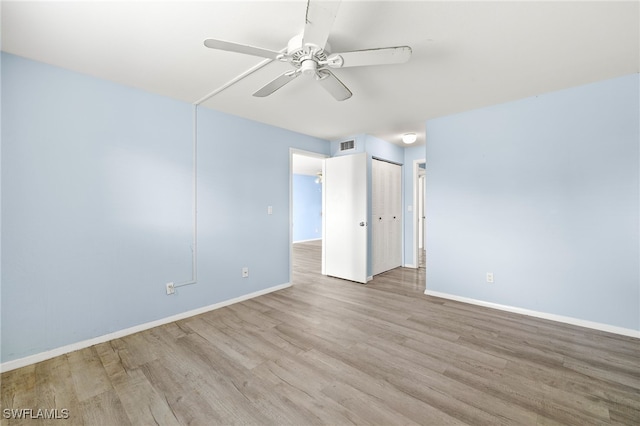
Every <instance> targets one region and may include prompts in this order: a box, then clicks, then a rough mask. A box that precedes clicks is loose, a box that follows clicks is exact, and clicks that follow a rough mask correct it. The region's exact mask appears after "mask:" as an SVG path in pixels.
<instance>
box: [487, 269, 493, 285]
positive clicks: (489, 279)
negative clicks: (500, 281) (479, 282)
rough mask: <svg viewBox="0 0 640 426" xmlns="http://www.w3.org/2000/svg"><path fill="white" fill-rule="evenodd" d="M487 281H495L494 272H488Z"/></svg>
mask: <svg viewBox="0 0 640 426" xmlns="http://www.w3.org/2000/svg"><path fill="white" fill-rule="evenodd" d="M487 282H488V283H492V282H493V272H487Z"/></svg>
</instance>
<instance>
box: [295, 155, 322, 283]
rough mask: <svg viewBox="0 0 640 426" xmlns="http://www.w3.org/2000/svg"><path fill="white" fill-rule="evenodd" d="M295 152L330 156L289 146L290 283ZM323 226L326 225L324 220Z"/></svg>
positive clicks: (314, 156) (320, 156)
mask: <svg viewBox="0 0 640 426" xmlns="http://www.w3.org/2000/svg"><path fill="white" fill-rule="evenodd" d="M293 154H297V155H302V156H305V157H313V158H319V159H321V160H324V159H326V158H329V156H328V155H325V154H320V153H317V152H313V151H305V150H302V149H298V148H289V284H293V282H292V281H293ZM323 169H324V166H323ZM322 196H323V197H324V186H322ZM322 226H324V222H323V224H322ZM322 235H324V230H323V231H322ZM323 245H324V243H323Z"/></svg>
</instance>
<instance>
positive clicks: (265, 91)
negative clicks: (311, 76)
mask: <svg viewBox="0 0 640 426" xmlns="http://www.w3.org/2000/svg"><path fill="white" fill-rule="evenodd" d="M299 75H300V72H298V71H297V70H296V71H287V72H285V73H284V74H281V75H279V76H278V77H276V78H275V79H273V80H271V81H270V82H269V83H267V84H265V85H264V86H263V87H262V88H261V89H259V90H258V91H257V92H256V93H254V94H253V96H256V97H258V98H264V97H265V96H269V95H270V94H272V93H273V92H275V91H276V90H278V89H279V88H281V87H282V86H284V85H285V84H287V83H289V82H290V81H292V80H293V79H295V78H296V77H297V76H299Z"/></svg>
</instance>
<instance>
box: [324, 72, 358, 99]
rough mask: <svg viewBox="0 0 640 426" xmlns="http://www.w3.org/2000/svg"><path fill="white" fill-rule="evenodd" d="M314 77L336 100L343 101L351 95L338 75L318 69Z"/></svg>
mask: <svg viewBox="0 0 640 426" xmlns="http://www.w3.org/2000/svg"><path fill="white" fill-rule="evenodd" d="M316 79H317V80H318V82H319V83H320V84H321V85H322V87H324V89H325V90H326V91H327V92H329V93H330V94H331V96H333V97H334V98H335V99H336V101H344V100H346V99H349V98H350V97H351V95H352V93H351V91H350V90H349V89H347V86H345V85H344V83H342V82H341V81H340V80H338V77H336V76H335V75H333V73H332V72H331V71H329V70H320V71H318V73H317V74H316Z"/></svg>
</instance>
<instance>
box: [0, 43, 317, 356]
mask: <svg viewBox="0 0 640 426" xmlns="http://www.w3.org/2000/svg"><path fill="white" fill-rule="evenodd" d="M2 124H3V126H2V156H1V159H2V164H1V165H2V176H1V182H2V216H1V217H2V248H3V251H2V269H1V274H2V275H1V279H2V288H1V303H2V305H1V315H2V316H1V326H2V330H1V331H2V354H1V356H2V362H6V361H9V360H13V359H17V358H21V357H24V356H28V355H32V354H35V353H39V352H42V351H46V350H50V349H54V348H57V347H60V346H64V345H68V344H71V343H75V342H79V341H83V340H86V339H89V338H93V337H97V336H101V335H104V334H107V333H110V332H114V331H117V330H121V329H125V328H128V327H132V326H135V325H139V324H143V323H145V322H149V321H153V320H157V319H160V318H165V317H168V316H170V315H174V314H177V313H181V312H185V311H188V310H191V309H195V308H198V307H202V306H207V305H210V304H214V303H217V302H220V301H224V300H228V299H230V298H233V297H237V296H240V295H244V294H247V293H251V292H254V291H258V290H262V289H265V288H269V287H272V286H275V285H280V284H284V283H287V282H289V262H290V259H289V198H288V197H289V148H290V147H295V148H299V149H303V150H306V151H313V152H318V153H322V154H328V152H329V144H328V142H326V141H323V140H319V139H316V138H312V137H309V136H305V135H301V134H297V133H293V132H290V131H286V130H283V129H278V128H274V127H271V126H267V125H264V124H260V123H256V122H252V121H249V120H245V119H241V118H238V117H234V116H230V115H226V114H222V113H219V112H216V111H212V110H208V109H205V108H199V113H198V136H199V147H198V204H199V205H198V230H199V240H198V247H199V256H198V262H199V270H198V273H199V277H198V283H197V284H195V285H191V286H186V287H182V288H179V289H178V290H177V293H176V295H175V296H166V295H165V288H164V286H165V283H167V282H169V281H175V282H181V281H188V280H189V279H190V278H191V262H192V256H191V253H192V251H191V250H192V227H193V215H192V204H193V203H192V201H193V197H192V171H193V164H192V141H193V127H192V125H193V107H192V106H191V105H189V104H187V103H183V102H178V101H175V100H170V99H167V98H163V97H161V96H157V95H153V94H150V93H146V92H142V91H140V90H137V89H132V88H128V87H124V86H120V85H117V84H114V83H110V82H107V81H103V80H99V79H95V78H92V77H88V76H84V75H81V74H77V73H73V72H70V71H66V70H62V69H59V68H56V67H52V66H48V65H44V64H41V63H37V62H33V61H30V60H26V59H23V58H20V57H16V56H12V55H9V54H5V53H3V54H2ZM269 205H271V206H273V215H267V206H269ZM243 266H247V267H249V268H250V277H249V278H245V279H243V278H241V268H242V267H243Z"/></svg>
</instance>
